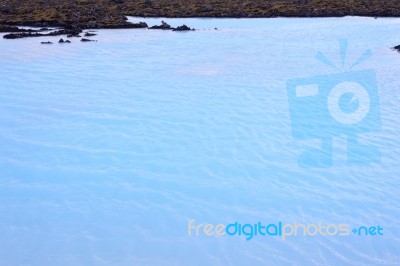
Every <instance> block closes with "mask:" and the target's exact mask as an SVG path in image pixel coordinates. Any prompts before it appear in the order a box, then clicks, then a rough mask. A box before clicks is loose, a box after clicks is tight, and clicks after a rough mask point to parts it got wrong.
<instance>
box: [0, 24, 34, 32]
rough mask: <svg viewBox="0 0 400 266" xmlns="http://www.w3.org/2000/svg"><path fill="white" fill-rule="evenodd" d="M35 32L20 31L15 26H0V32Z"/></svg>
mask: <svg viewBox="0 0 400 266" xmlns="http://www.w3.org/2000/svg"><path fill="white" fill-rule="evenodd" d="M31 31H35V30H26V29H20V28H18V27H16V26H7V25H0V32H31Z"/></svg>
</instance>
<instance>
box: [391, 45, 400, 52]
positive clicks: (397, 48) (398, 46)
mask: <svg viewBox="0 0 400 266" xmlns="http://www.w3.org/2000/svg"><path fill="white" fill-rule="evenodd" d="M393 50H395V51H397V52H399V53H400V45H397V46H395V47H393Z"/></svg>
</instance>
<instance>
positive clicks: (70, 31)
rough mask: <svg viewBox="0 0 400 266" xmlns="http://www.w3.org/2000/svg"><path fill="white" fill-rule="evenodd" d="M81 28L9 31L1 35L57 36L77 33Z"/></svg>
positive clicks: (14, 36) (5, 36)
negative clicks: (50, 30) (47, 30)
mask: <svg viewBox="0 0 400 266" xmlns="http://www.w3.org/2000/svg"><path fill="white" fill-rule="evenodd" d="M81 32H82V30H79V29H62V30H56V31H52V32H50V33H47V34H46V33H38V32H36V31H28V32H19V33H9V34H6V35H4V36H3V38H4V39H20V38H27V37H42V36H59V35H79V33H81Z"/></svg>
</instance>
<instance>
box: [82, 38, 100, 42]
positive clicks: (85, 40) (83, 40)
mask: <svg viewBox="0 0 400 266" xmlns="http://www.w3.org/2000/svg"><path fill="white" fill-rule="evenodd" d="M81 42H97V41H96V40H90V39H85V38H82V39H81Z"/></svg>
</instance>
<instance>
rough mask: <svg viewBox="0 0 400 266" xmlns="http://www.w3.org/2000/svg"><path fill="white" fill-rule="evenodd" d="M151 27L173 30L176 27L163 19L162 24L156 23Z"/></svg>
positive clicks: (153, 28)
mask: <svg viewBox="0 0 400 266" xmlns="http://www.w3.org/2000/svg"><path fill="white" fill-rule="evenodd" d="M149 29H152V30H173V29H174V28H172V27H171V25H169V24H168V23H167V22H165V21H164V20H162V21H161V25H154V26H152V27H150V28H149Z"/></svg>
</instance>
